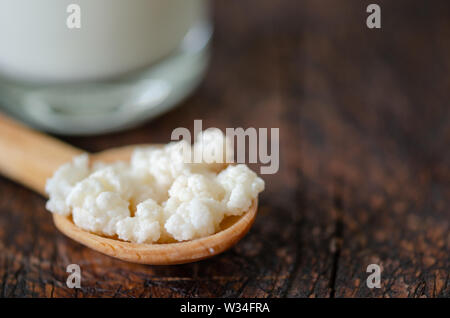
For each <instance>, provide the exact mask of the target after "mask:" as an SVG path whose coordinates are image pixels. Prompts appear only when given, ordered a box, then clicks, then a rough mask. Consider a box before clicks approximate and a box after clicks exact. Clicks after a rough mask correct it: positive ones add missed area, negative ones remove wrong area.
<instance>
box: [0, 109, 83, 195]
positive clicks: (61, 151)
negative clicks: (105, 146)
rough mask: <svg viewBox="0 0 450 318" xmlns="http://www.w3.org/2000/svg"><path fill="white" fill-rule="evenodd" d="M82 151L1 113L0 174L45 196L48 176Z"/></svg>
mask: <svg viewBox="0 0 450 318" xmlns="http://www.w3.org/2000/svg"><path fill="white" fill-rule="evenodd" d="M81 153H83V151H82V150H80V149H77V148H75V147H72V146H70V145H68V144H65V143H63V142H61V141H59V140H57V139H55V138H52V137H49V136H46V135H44V134H41V133H39V132H37V131H34V130H32V129H30V128H28V127H26V126H24V125H22V124H19V123H17V122H15V121H14V120H12V119H10V118H7V117H5V116H4V115H2V114H0V174H3V175H4V176H6V177H8V178H10V179H12V180H14V181H16V182H18V183H20V184H22V185H24V186H26V187H28V188H30V189H32V190H34V191H36V192H38V193H40V194H42V195H44V196H46V194H45V183H46V181H47V178H49V177H51V176H52V175H53V173H54V172H55V170H56V169H57V168H58V167H59V166H61V165H62V164H64V163H66V162H69V161H71V160H72V158H73V157H74V156H76V155H79V154H81Z"/></svg>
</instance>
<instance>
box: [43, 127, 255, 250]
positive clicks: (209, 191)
mask: <svg viewBox="0 0 450 318" xmlns="http://www.w3.org/2000/svg"><path fill="white" fill-rule="evenodd" d="M203 135H204V138H203V139H200V141H199V142H197V143H196V144H195V145H194V147H192V148H191V146H190V145H189V144H188V143H187V142H185V141H180V142H173V143H170V144H168V145H166V146H164V147H146V148H137V149H135V151H134V153H133V155H132V158H131V161H130V162H129V163H124V162H119V163H115V164H110V165H106V164H95V165H94V166H93V167H90V166H89V158H88V156H87V155H82V156H79V157H77V158H75V159H74V160H73V162H71V163H68V164H65V165H63V166H62V167H60V168H59V169H58V170H57V171H56V173H55V174H54V176H53V177H52V178H50V179H49V180H48V181H47V186H46V191H47V193H48V194H49V197H50V199H49V201H48V202H47V209H48V210H49V211H51V212H52V213H57V214H61V215H65V216H69V215H70V214H72V218H73V221H74V223H75V224H76V225H77V226H78V227H80V228H82V229H84V230H87V231H90V232H93V233H97V234H100V235H106V236H117V237H118V238H119V239H122V240H124V241H129V242H135V243H154V242H159V243H163V242H169V241H173V240H176V241H186V240H192V239H195V238H200V237H204V236H208V235H211V234H214V233H216V232H217V231H218V230H219V226H220V223H221V222H222V220H223V219H224V218H225V217H226V216H231V215H242V214H243V213H245V212H246V211H248V210H249V208H250V207H251V205H252V202H253V201H254V200H255V199H256V198H257V197H258V194H259V193H260V192H261V191H263V190H264V181H263V180H262V179H261V178H259V177H258V176H257V175H256V174H255V173H254V172H253V171H252V170H250V169H249V168H248V167H247V166H246V165H243V164H239V165H226V164H223V163H209V164H208V163H206V162H203V163H195V164H191V163H187V162H188V161H187V160H186V158H185V156H184V155H183V154H184V153H183V148H186V147H187V149H191V150H192V153H195V152H196V151H198V149H200V148H203V151H205V149H206V151H208V148H209V147H213V146H214V145H217V144H220V145H229V143H228V142H226V138H225V137H224V136H223V135H222V134H218V133H217V131H212V132H207V131H206V132H204V134H203ZM202 140H203V141H204V142H203V143H202ZM224 150H225V151H224V153H223V154H222V158H221V160H222V161H225V159H226V157H225V156H226V155H227V154H228V156H229V154H230V153H232V151H231V150H230V149H228V148H227V147H224ZM212 152H214V151H212ZM228 158H229V157H228ZM208 162H209V161H208Z"/></svg>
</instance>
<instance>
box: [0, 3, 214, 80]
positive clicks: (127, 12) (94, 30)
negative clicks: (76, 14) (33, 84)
mask: <svg viewBox="0 0 450 318" xmlns="http://www.w3.org/2000/svg"><path fill="white" fill-rule="evenodd" d="M206 1H207V0H0V75H2V76H7V77H12V78H14V79H19V80H25V81H38V82H41V83H42V82H75V81H85V80H98V79H105V78H109V77H114V76H118V75H121V74H124V73H127V72H130V71H134V70H138V69H140V68H143V67H146V66H149V65H151V64H152V63H154V62H156V61H158V60H160V59H162V58H163V57H165V56H167V55H169V54H170V53H171V52H173V51H174V49H176V48H177V47H178V45H179V44H180V41H181V40H182V39H183V38H184V36H185V35H186V33H187V32H188V31H189V29H190V28H191V27H192V26H193V25H194V24H195V23H197V22H198V21H199V20H201V19H202V18H203V15H204V14H205V6H206V5H207V3H206ZM71 3H76V4H78V5H80V7H81V29H69V28H68V27H67V25H66V20H67V17H68V16H69V15H70V13H67V11H66V10H67V6H68V5H69V4H71Z"/></svg>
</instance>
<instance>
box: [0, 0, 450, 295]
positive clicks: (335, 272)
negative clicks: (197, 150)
mask: <svg viewBox="0 0 450 318" xmlns="http://www.w3.org/2000/svg"><path fill="white" fill-rule="evenodd" d="M368 3H369V2H368V1H360V0H343V1H333V0H321V1H316V0H304V1H289V0H280V1H271V0H248V1H238V0H227V1H224V0H218V1H215V10H214V14H215V22H216V34H215V41H214V51H213V58H212V64H211V67H210V70H209V72H208V75H207V78H206V80H205V81H204V83H203V85H202V86H201V87H200V89H199V90H198V91H197V92H196V93H195V94H194V95H193V96H192V97H191V98H190V99H189V100H187V101H186V102H184V103H183V104H182V105H181V106H180V107H179V108H178V109H176V110H174V111H171V112H170V113H168V114H166V115H164V116H162V117H160V118H158V119H157V120H154V121H152V122H150V123H147V124H146V125H144V126H142V127H139V128H136V129H134V130H131V131H128V132H125V133H117V134H113V135H107V136H100V137H95V138H65V139H64V140H65V141H68V142H70V143H72V144H73V145H75V146H77V147H79V148H83V149H86V150H88V151H92V152H95V151H100V150H103V149H107V148H111V147H115V146H121V145H127V144H130V143H133V144H136V143H162V142H167V141H168V139H169V138H170V133H171V131H172V130H173V129H174V128H175V127H180V126H181V127H188V128H192V127H193V120H194V119H203V124H204V126H205V127H210V126H214V127H219V128H226V127H238V126H242V127H250V126H253V127H280V138H281V140H280V142H281V145H280V151H281V158H280V160H281V163H280V171H279V173H278V174H276V175H273V176H265V177H264V179H265V180H266V184H267V190H266V191H265V192H264V193H263V195H262V196H261V197H260V208H259V212H258V217H257V219H256V222H255V224H254V226H253V228H252V230H251V231H250V233H249V235H248V236H246V237H245V238H244V239H243V240H242V241H241V242H240V243H239V244H238V245H236V246H235V247H234V248H233V249H231V250H230V251H228V252H226V253H224V254H222V255H220V256H218V257H215V258H212V259H209V260H205V261H201V262H198V263H193V264H186V265H177V266H144V265H133V264H128V263H124V262H121V261H118V260H114V259H112V258H109V257H107V256H103V255H101V254H99V253H97V252H94V251H91V250H89V249H87V248H84V247H83V246H81V245H79V244H77V243H75V242H73V241H71V240H70V239H67V238H65V237H64V236H63V235H62V234H60V233H58V231H57V230H56V229H55V227H54V225H53V223H52V220H51V215H50V214H49V213H48V212H46V211H45V209H44V203H45V201H44V200H43V199H42V198H41V197H40V196H38V195H36V194H33V193H32V192H31V191H28V190H26V189H24V188H22V187H21V186H18V185H16V184H14V183H13V182H11V181H9V180H7V179H5V178H0V295H1V296H7V297H18V296H25V297H29V296H46V297H99V296H103V297H200V296H204V297H209V296H211V297H218V296H223V297H233V296H242V297H270V296H272V297H351V296H353V297H449V296H450V284H449V268H450V259H449V253H450V231H449V220H450V199H449V198H450V168H449V162H450V147H449V145H450V107H449V97H450V96H449V91H450V78H449V76H448V74H449V73H450V40H449V39H450V3H449V2H448V1H445V0H442V1H439V0H436V1H425V0H420V1H413V0H399V1H383V0H380V1H377V3H379V4H380V5H381V7H382V14H383V15H382V19H383V20H382V23H383V28H382V30H369V29H367V28H366V27H365V19H366V16H367V14H366V13H365V8H366V5H367V4H368ZM0 155H1V154H0ZM71 263H76V264H79V265H80V266H81V269H82V288H81V289H68V288H67V287H66V285H65V281H66V279H67V273H66V272H65V269H66V266H67V265H68V264H71ZM371 263H378V264H380V265H381V266H382V268H383V273H382V288H380V289H368V288H367V287H366V283H365V280H366V278H367V275H368V274H367V273H366V267H367V265H368V264H371Z"/></svg>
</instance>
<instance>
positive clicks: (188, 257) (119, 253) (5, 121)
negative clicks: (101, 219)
mask: <svg viewBox="0 0 450 318" xmlns="http://www.w3.org/2000/svg"><path fill="white" fill-rule="evenodd" d="M134 147H135V146H127V147H120V148H114V149H110V150H106V151H103V152H100V153H96V154H91V155H90V156H91V160H93V161H94V162H95V161H103V162H114V161H119V160H121V161H124V160H129V158H130V156H131V153H132V150H133V148H134ZM82 153H85V151H82V150H80V149H77V148H75V147H72V146H70V145H68V144H65V143H63V142H61V141H59V140H57V139H54V138H52V137H50V136H47V135H44V134H41V133H38V132H36V131H34V130H32V129H30V128H28V127H25V126H23V125H21V124H19V123H17V122H15V121H13V120H11V119H9V118H6V117H4V116H2V115H0V173H2V174H3V175H5V176H7V177H8V178H10V179H12V180H15V181H16V182H18V183H20V184H22V185H24V186H27V187H28V188H30V189H32V190H34V191H36V192H38V193H40V194H42V195H43V196H45V197H46V196H47V194H46V193H45V183H46V180H47V179H48V178H49V177H51V176H52V175H53V173H54V172H55V170H56V169H57V168H58V167H60V166H61V165H62V164H64V163H66V162H69V161H71V160H72V159H73V157H75V156H77V155H80V154H82ZM257 207H258V202H257V201H255V202H253V205H252V207H251V208H250V209H249V211H247V212H246V213H244V214H243V215H242V216H240V217H229V218H226V219H225V220H224V221H223V222H222V224H221V230H220V231H219V232H218V233H216V234H214V235H210V236H207V237H204V238H200V239H196V240H192V241H186V242H179V243H167V244H136V243H129V242H124V241H120V240H116V239H112V238H107V237H103V236H100V235H97V234H93V233H90V232H88V231H84V230H82V229H81V228H79V227H77V226H76V225H75V224H74V223H73V222H72V220H71V218H69V217H64V216H61V215H57V214H53V221H54V223H55V225H56V227H57V228H58V229H59V230H60V231H61V232H63V233H64V234H65V235H67V236H68V237H70V238H72V239H73V240H75V241H77V242H80V243H81V244H84V245H86V246H88V247H90V248H92V249H94V250H96V251H99V252H101V253H103V254H106V255H109V256H112V257H115V258H119V259H122V260H125V261H129V262H133V263H141V264H153V265H167V264H182V263H188V262H194V261H198V260H201V259H204V258H207V257H211V256H213V255H217V254H219V253H221V252H223V251H225V250H227V249H228V248H230V247H231V246H233V245H234V244H236V243H237V242H238V241H239V240H240V239H241V238H242V237H243V236H244V235H245V234H246V233H247V232H248V230H249V229H250V227H251V225H252V224H253V221H254V219H255V216H256V211H257Z"/></svg>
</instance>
